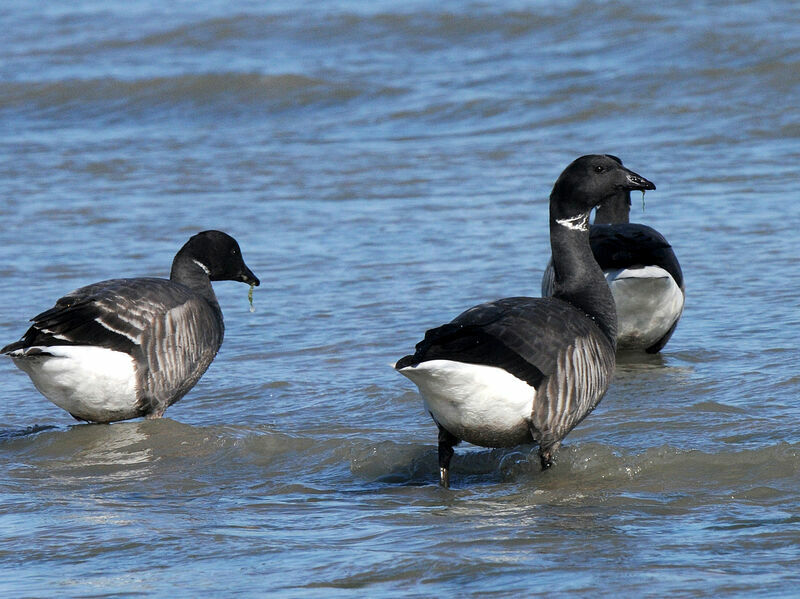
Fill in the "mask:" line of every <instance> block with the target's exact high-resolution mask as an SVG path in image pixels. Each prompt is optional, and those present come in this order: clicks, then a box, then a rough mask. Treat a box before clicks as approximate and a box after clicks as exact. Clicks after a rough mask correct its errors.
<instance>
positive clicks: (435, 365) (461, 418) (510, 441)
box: [399, 360, 536, 447]
mask: <svg viewBox="0 0 800 599" xmlns="http://www.w3.org/2000/svg"><path fill="white" fill-rule="evenodd" d="M399 372H400V373H401V374H403V375H404V376H406V377H408V378H409V379H411V380H412V381H413V382H414V383H415V384H416V385H417V387H419V392H420V394H421V395H422V397H423V399H424V401H425V408H426V409H427V410H428V411H429V412H430V413H431V414H432V415H433V417H434V419H435V420H436V422H438V423H439V424H440V425H441V426H443V427H444V428H445V429H446V430H447V431H449V432H450V433H451V434H453V435H455V436H456V437H458V438H459V439H463V440H465V441H468V442H470V443H474V444H475V445H482V446H484V447H508V446H512V445H519V444H520V443H525V442H530V441H531V437H530V420H531V413H532V410H533V401H534V398H535V397H536V390H535V389H534V388H533V387H531V386H530V385H528V384H527V383H526V382H525V381H523V380H521V379H518V378H517V377H515V376H513V375H512V374H509V373H508V372H506V371H505V370H503V369H502V368H496V367H494V366H483V365H479V364H466V363H464V362H455V361H451V360H431V361H429V362H422V363H421V364H419V365H417V366H409V367H406V368H403V369H402V370H400V371H399Z"/></svg>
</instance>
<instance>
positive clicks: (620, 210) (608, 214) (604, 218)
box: [594, 191, 631, 225]
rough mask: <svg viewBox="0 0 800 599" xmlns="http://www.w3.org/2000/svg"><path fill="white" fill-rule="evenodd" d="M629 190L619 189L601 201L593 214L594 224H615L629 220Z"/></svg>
mask: <svg viewBox="0 0 800 599" xmlns="http://www.w3.org/2000/svg"><path fill="white" fill-rule="evenodd" d="M630 215H631V192H630V191H620V192H618V193H617V194H616V195H614V196H611V197H610V198H607V199H606V200H604V201H603V203H602V204H600V206H598V207H597V212H596V213H595V215H594V224H596V225H616V224H618V223H627V222H630Z"/></svg>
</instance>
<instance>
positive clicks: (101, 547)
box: [0, 0, 800, 597]
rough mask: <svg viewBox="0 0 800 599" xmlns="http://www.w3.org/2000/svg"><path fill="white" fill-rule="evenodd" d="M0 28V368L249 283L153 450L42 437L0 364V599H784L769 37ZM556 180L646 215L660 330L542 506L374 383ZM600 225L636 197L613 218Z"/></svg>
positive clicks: (523, 454)
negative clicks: (150, 295) (613, 194)
mask: <svg viewBox="0 0 800 599" xmlns="http://www.w3.org/2000/svg"><path fill="white" fill-rule="evenodd" d="M395 4H396V3H390V2H380V1H379V2H371V3H359V2H344V3H325V2H320V3H312V2H304V3H301V2H286V3H284V2H277V1H275V2H241V3H236V4H235V5H233V6H231V5H230V3H227V2H226V3H223V2H206V3H189V2H175V3H169V4H168V5H164V4H163V3H156V2H136V3H132V2H93V1H90V0H83V1H80V0H79V1H77V2H71V3H69V5H67V4H55V5H49V6H46V7H39V6H37V7H36V8H33V7H32V5H29V3H18V2H2V3H0V15H1V16H2V17H1V18H2V22H3V30H4V33H3V35H4V43H3V44H1V45H0V130H2V136H0V182H2V190H3V202H2V203H0V216H2V220H3V233H2V239H3V248H4V255H5V260H3V264H2V266H0V274H2V277H0V339H2V340H3V343H7V342H9V341H12V340H14V339H16V338H17V337H18V336H19V335H20V334H21V333H22V332H23V330H24V328H25V322H26V320H27V319H28V318H30V317H31V316H33V315H34V314H36V313H37V312H38V311H40V310H43V309H45V308H48V307H49V306H50V305H51V304H52V302H53V301H54V300H55V299H56V298H57V297H59V296H60V295H62V294H63V293H65V292H67V291H69V290H71V289H73V288H75V287H77V286H80V285H83V284H87V283H89V282H93V281H96V280H100V279H103V278H109V277H113V276H137V275H161V276H166V274H167V273H168V270H169V265H170V262H171V260H172V257H173V255H174V253H175V252H176V251H177V249H178V248H179V247H180V246H181V245H182V244H183V242H184V241H185V240H186V239H187V238H188V237H189V236H190V235H191V234H193V233H194V232H197V231H199V230H202V229H207V228H219V229H223V230H225V231H227V232H229V233H231V234H233V235H234V236H235V237H236V238H237V239H238V240H239V242H240V244H241V246H242V250H243V253H244V256H245V259H246V261H247V263H248V264H249V266H250V267H251V268H252V269H253V270H254V272H255V273H256V274H257V275H258V276H259V277H260V278H261V280H262V287H260V288H259V289H257V290H256V292H255V297H254V300H255V307H256V312H255V313H253V314H251V313H250V312H249V311H248V303H247V297H246V294H247V288H246V287H245V286H243V285H240V284H236V283H227V282H224V283H218V284H216V289H217V293H218V296H219V298H220V303H221V305H222V308H223V311H224V314H225V317H226V326H227V334H226V340H225V343H224V345H223V347H222V351H221V352H220V354H219V356H218V357H217V359H216V361H215V362H214V364H213V365H212V366H211V368H210V370H209V371H208V373H206V375H205V376H204V377H203V379H202V380H201V381H200V383H199V384H198V385H197V386H196V387H195V389H194V390H192V391H191V392H190V394H189V395H188V396H187V397H186V398H185V399H184V400H183V401H181V402H180V403H178V404H176V405H175V406H173V407H172V408H170V409H169V410H168V412H167V418H165V419H164V420H161V421H131V422H125V423H118V424H114V425H111V426H89V425H80V424H76V423H74V422H73V421H72V420H71V419H70V417H69V416H68V415H67V414H65V413H63V412H62V411H60V410H59V409H58V408H56V407H55V406H53V405H51V404H50V403H49V402H47V401H46V400H45V399H44V398H42V397H41V396H39V394H38V393H37V392H36V391H35V390H34V389H33V387H32V385H31V384H30V382H29V380H28V378H27V377H26V376H25V375H24V374H22V373H21V372H19V371H17V370H16V369H15V368H14V367H13V365H12V364H11V363H10V362H9V361H3V362H2V364H0V372H1V373H2V374H0V390H1V392H2V397H3V402H2V405H3V407H2V409H0V452H2V456H3V459H2V460H0V464H2V466H1V468H2V470H0V532H1V533H2V534H0V539H2V540H0V572H1V574H0V595H2V596H7V597H45V596H81V597H108V596H137V595H146V596H169V597H184V596H185V597H190V596H197V595H199V594H200V593H206V594H208V595H210V596H222V595H228V596H230V595H234V594H235V595H236V596H239V597H261V596H264V595H266V594H267V593H270V592H271V593H273V594H275V595H276V596H298V597H299V596H302V597H337V596H370V597H394V596H398V595H407V596H421V597H428V596H434V595H443V594H453V593H460V594H464V595H468V596H471V595H475V596H477V595H481V596H496V597H517V596H521V595H522V594H523V593H524V594H525V595H533V596H539V595H550V594H556V595H565V594H567V593H571V594H573V595H575V596H586V597H595V596H598V595H607V594H618V595H621V596H653V597H661V596H667V595H669V596H678V597H720V596H732V597H733V596H741V597H749V596H753V595H755V594H756V593H758V594H759V595H760V596H771V597H778V596H791V595H793V594H794V593H796V590H795V589H796V585H797V583H798V582H800V574H798V571H799V569H798V566H799V565H800V511H799V510H798V507H797V495H798V492H800V441H798V439H799V438H800V407H798V401H797V400H798V392H799V391H800V377H799V376H798V348H797V339H798V337H799V336H800V316H799V315H800V310H798V308H799V307H800V301H799V300H798V299H797V289H798V282H799V281H798V279H799V277H798V273H800V266H799V265H798V257H797V228H798V224H800V208H799V207H798V202H797V201H796V198H797V182H798V180H800V160H798V159H799V158H800V143H799V142H800V124H798V123H799V121H798V110H797V98H798V94H800V50H798V48H800V13H798V12H797V11H796V9H795V6H794V4H793V3H792V2H789V1H787V0H783V1H781V0H776V1H774V2H768V1H764V2H734V3H730V2H728V3H722V2H719V3H718V2H705V3H701V4H697V5H695V6H693V8H692V10H691V12H688V11H687V10H686V8H685V5H684V4H683V3H680V2H676V1H674V0H666V1H665V2H661V3H659V4H658V6H649V5H647V3H636V2H629V1H620V2H588V1H582V0H571V1H568V2H562V3H556V4H553V3H544V2H532V3H523V2H514V1H512V0H508V1H504V2H495V3H474V2H472V3H461V2H447V1H446V2H435V3H434V2H422V1H420V2H406V3H403V4H402V6H397V5H395ZM591 152H610V153H614V154H616V155H618V156H620V157H621V158H622V159H623V160H624V161H625V163H626V165H628V166H629V167H630V168H632V169H633V170H635V171H636V172H639V173H641V174H642V175H643V176H645V177H647V178H648V179H651V180H652V181H654V182H655V183H656V184H657V186H658V190H657V191H655V192H652V193H648V194H647V198H646V199H647V202H646V207H645V210H644V212H642V210H641V205H640V204H639V203H637V201H634V210H633V212H632V217H633V220H636V221H640V222H646V223H647V224H649V225H651V226H653V227H655V228H656V229H658V230H659V231H661V232H662V233H663V234H664V235H665V236H666V237H667V238H668V239H669V240H671V242H672V243H673V245H674V247H675V249H676V252H677V254H678V256H679V258H680V260H681V262H682V266H683V270H684V273H685V275H686V281H687V304H686V310H685V313H684V316H683V319H682V321H681V324H680V325H679V327H678V329H677V331H676V333H675V335H674V337H673V338H672V340H671V342H670V343H669V345H668V346H667V347H666V350H665V351H664V352H663V353H662V354H661V355H660V356H656V357H647V358H641V357H639V358H637V357H624V358H621V360H620V364H619V366H618V370H617V376H616V379H615V381H614V383H613V385H612V387H611V389H610V390H609V392H608V394H607V395H606V398H605V399H604V400H603V402H602V403H601V405H600V407H599V408H598V410H597V411H596V412H595V413H593V414H592V415H591V416H590V417H589V418H587V420H586V421H584V422H583V423H582V424H581V425H580V426H579V427H578V428H577V429H576V430H574V431H573V432H572V433H571V434H570V436H569V437H568V438H567V440H566V443H565V445H564V447H563V449H562V450H561V452H560V454H559V456H558V462H557V465H556V466H555V467H554V468H553V469H552V470H550V471H548V472H545V473H542V472H539V470H538V468H537V466H536V464H537V459H536V451H535V448H532V447H519V448H514V449H506V450H488V449H481V448H470V447H459V448H458V449H457V453H456V457H455V459H454V462H453V470H452V476H453V489H451V490H449V491H446V490H442V489H439V488H438V487H437V486H436V484H435V483H436V474H437V473H436V456H435V427H434V425H433V424H432V422H431V421H430V419H429V418H428V417H427V416H426V415H425V414H424V413H423V412H422V408H421V401H420V399H419V397H418V395H417V394H416V392H415V390H414V387H413V386H412V385H411V384H410V383H409V382H408V381H406V380H405V379H404V378H403V377H401V376H399V375H397V374H396V373H395V372H393V371H392V369H391V367H390V365H391V364H392V363H393V362H394V361H395V360H396V359H397V358H399V357H400V356H402V355H404V354H405V353H407V352H408V351H409V350H410V349H411V348H412V347H413V345H414V343H415V342H416V341H417V340H418V339H419V338H420V337H421V335H422V333H423V332H424V330H425V329H426V328H428V327H431V326H435V325H438V324H441V323H443V322H446V321H447V320H449V319H451V318H452V317H453V316H455V315H456V314H458V313H459V312H460V311H462V310H463V309H465V308H467V307H469V306H471V305H473V304H475V303H479V302H481V301H486V300H490V299H496V298H498V297H504V296H512V295H521V294H527V295H535V294H538V289H539V283H540V277H541V272H542V269H543V268H544V266H545V264H546V262H547V257H548V255H549V248H548V240H547V224H546V223H547V196H548V194H549V191H550V188H551V187H552V184H553V182H554V180H555V178H556V177H557V176H558V174H559V173H560V171H561V170H562V169H563V168H564V167H565V166H566V165H567V164H568V163H569V162H570V161H571V160H572V159H574V158H575V157H577V156H578V155H581V154H585V153H591ZM634 199H635V200H636V199H638V198H634Z"/></svg>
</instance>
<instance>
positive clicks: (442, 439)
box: [437, 425, 458, 489]
mask: <svg viewBox="0 0 800 599" xmlns="http://www.w3.org/2000/svg"><path fill="white" fill-rule="evenodd" d="M437 426H438V425H437ZM456 445H458V439H456V438H455V437H454V436H453V435H451V434H450V433H448V432H447V431H446V430H444V429H443V428H442V427H441V426H439V484H440V485H442V486H443V487H444V488H445V489H449V488H450V459H451V458H452V457H453V447H455V446H456Z"/></svg>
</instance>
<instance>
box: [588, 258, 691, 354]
mask: <svg viewBox="0 0 800 599" xmlns="http://www.w3.org/2000/svg"><path fill="white" fill-rule="evenodd" d="M604 274H605V276H606V280H607V281H608V285H609V287H610V288H611V294H612V295H613V296H614V303H615V304H616V306H617V321H618V324H617V346H618V347H619V349H626V348H629V349H633V348H641V349H643V348H647V347H650V346H651V345H653V344H654V343H655V342H656V341H658V340H659V339H661V338H662V337H663V336H664V335H665V334H666V333H667V331H669V329H670V327H672V325H673V324H675V322H676V321H677V320H678V318H680V315H681V312H682V311H683V302H684V296H683V292H682V291H681V289H680V287H678V285H677V283H675V279H673V278H672V276H671V275H670V274H669V273H668V272H667V271H666V270H664V269H663V268H660V267H658V266H645V267H642V268H624V269H617V270H609V271H606V272H605V273H604Z"/></svg>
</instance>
